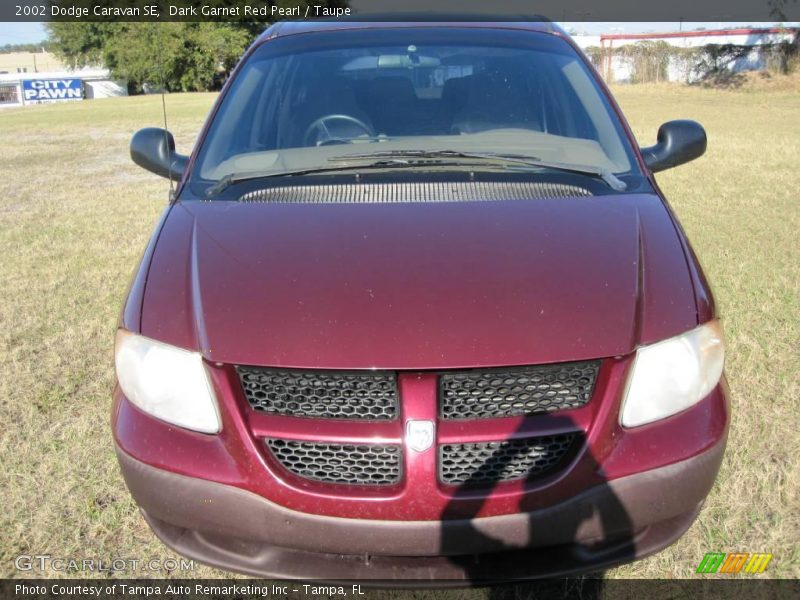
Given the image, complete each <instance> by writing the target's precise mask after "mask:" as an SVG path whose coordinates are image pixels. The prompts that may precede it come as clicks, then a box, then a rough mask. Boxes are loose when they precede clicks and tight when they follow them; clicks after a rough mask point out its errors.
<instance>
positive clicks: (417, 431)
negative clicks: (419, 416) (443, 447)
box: [406, 421, 433, 452]
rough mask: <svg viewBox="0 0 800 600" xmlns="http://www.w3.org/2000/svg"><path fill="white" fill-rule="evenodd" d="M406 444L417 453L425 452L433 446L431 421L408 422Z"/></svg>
mask: <svg viewBox="0 0 800 600" xmlns="http://www.w3.org/2000/svg"><path fill="white" fill-rule="evenodd" d="M406 443H407V444H408V446H409V448H411V449H412V450H416V451H417V452H425V450H427V449H428V448H430V447H431V446H432V445H433V421H408V422H407V423H406Z"/></svg>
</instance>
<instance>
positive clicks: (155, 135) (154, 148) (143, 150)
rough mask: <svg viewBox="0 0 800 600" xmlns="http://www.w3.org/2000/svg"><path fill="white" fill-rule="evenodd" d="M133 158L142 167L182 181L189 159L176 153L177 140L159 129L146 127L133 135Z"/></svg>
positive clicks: (167, 132)
mask: <svg viewBox="0 0 800 600" xmlns="http://www.w3.org/2000/svg"><path fill="white" fill-rule="evenodd" d="M131 158H132V159H133V162H135V163H136V164H137V165H139V166H140V167H143V168H145V169H147V170H148V171H151V172H152V173H155V174H156V175H161V177H167V178H170V177H171V178H172V179H173V180H174V181H180V179H181V178H182V177H183V172H184V171H185V170H186V165H187V163H188V162H189V157H188V156H184V155H183V154H178V153H177V152H175V138H173V137H172V134H171V133H170V132H169V131H167V130H165V129H159V128H158V127H146V128H145V129H140V130H139V131H137V132H136V133H134V134H133V138H131Z"/></svg>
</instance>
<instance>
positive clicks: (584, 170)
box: [328, 150, 628, 192]
mask: <svg viewBox="0 0 800 600" xmlns="http://www.w3.org/2000/svg"><path fill="white" fill-rule="evenodd" d="M373 158H383V159H394V160H404V159H405V160H409V159H411V160H414V159H416V160H436V159H450V160H453V159H468V160H478V161H482V162H491V163H494V164H498V165H519V166H523V167H531V168H542V169H553V170H556V171H565V172H569V173H579V174H581V175H591V176H593V177H598V178H600V179H602V180H603V181H604V182H605V183H606V184H607V185H608V186H609V187H610V188H611V189H612V190H614V191H616V192H623V191H625V190H626V189H627V187H628V186H627V184H626V183H625V182H624V181H622V180H621V179H620V178H619V177H617V176H616V175H614V173H612V172H611V171H609V170H608V169H601V168H598V167H592V166H590V165H574V164H571V163H561V162H555V161H549V160H542V159H541V158H539V157H538V156H528V155H525V154H502V153H497V152H461V151H458V150H384V151H378V152H369V153H365V154H345V155H342V156H334V157H333V158H330V159H328V160H330V161H331V162H343V163H344V162H351V161H358V160H367V159H373Z"/></svg>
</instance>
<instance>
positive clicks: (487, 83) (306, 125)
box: [193, 28, 638, 185]
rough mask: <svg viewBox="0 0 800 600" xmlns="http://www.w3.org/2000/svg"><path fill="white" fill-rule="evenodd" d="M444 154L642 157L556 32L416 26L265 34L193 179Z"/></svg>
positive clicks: (572, 160) (625, 162)
mask: <svg viewBox="0 0 800 600" xmlns="http://www.w3.org/2000/svg"><path fill="white" fill-rule="evenodd" d="M442 152H448V153H451V154H450V156H451V157H452V156H456V153H461V154H462V155H463V154H465V153H472V154H476V153H481V154H483V155H486V154H492V155H494V154H497V155H503V156H515V157H518V158H519V157H529V158H532V159H535V160H537V161H540V162H542V163H550V164H568V165H573V166H577V167H586V168H588V169H589V170H596V171H598V172H608V173H615V174H626V173H630V172H632V171H633V170H634V169H636V167H635V164H636V163H635V161H634V160H633V156H632V153H631V149H630V147H629V145H628V142H627V139H626V138H625V136H624V135H623V131H622V129H621V126H620V123H619V121H618V119H617V118H616V116H615V114H614V113H613V111H612V110H611V109H610V106H609V104H608V102H607V99H606V98H605V96H604V95H603V94H602V93H601V91H600V90H599V89H598V86H597V84H596V82H595V80H594V79H593V77H592V76H591V74H590V73H589V71H588V70H587V67H586V66H585V64H584V63H583V61H582V60H581V59H580V58H579V57H578V55H577V54H576V52H575V51H574V50H573V49H572V47H571V46H570V45H569V44H568V43H567V42H565V41H564V40H562V39H560V38H558V37H556V36H553V35H549V34H544V33H535V32H522V31H507V30H502V29H496V30H492V29H471V30H470V29H458V28H414V29H382V30H377V29H376V30H353V31H337V32H326V33H322V32H317V33H312V34H307V35H294V36H288V37H286V38H278V39H276V40H272V41H268V42H266V43H264V44H262V45H261V46H260V47H259V48H258V49H256V51H255V52H254V53H253V54H252V55H251V56H250V57H249V58H248V60H247V63H246V64H245V65H243V67H242V69H240V71H239V72H238V75H237V77H236V80H235V81H234V82H233V84H232V85H231V87H230V89H229V91H228V92H227V94H226V96H225V98H224V99H223V101H222V103H221V105H220V108H219V110H218V112H217V114H216V116H215V118H214V120H213V123H212V124H211V127H210V129H209V132H208V135H207V136H206V139H205V142H204V143H203V147H202V149H201V151H200V154H199V158H198V167H197V168H195V169H194V175H193V179H194V180H195V181H196V182H202V183H204V184H206V185H210V184H212V183H214V182H217V181H219V180H221V179H223V178H231V177H235V178H246V177H247V176H248V174H251V175H252V176H267V175H280V174H282V173H287V174H288V173H295V174H296V173H298V172H303V173H307V172H313V171H314V170H317V169H325V168H329V167H331V166H339V167H340V168H341V165H342V161H343V160H344V161H345V167H346V165H347V164H349V163H350V162H353V164H356V163H358V161H366V160H369V158H370V156H374V157H375V161H377V160H378V158H383V162H380V163H377V164H381V165H385V166H387V167H390V166H391V164H390V162H389V161H387V160H386V157H387V156H389V157H391V156H403V155H404V154H411V155H413V153H417V154H419V153H427V154H432V153H440V154H441V153H442ZM351 158H352V161H350V160H349V159H351ZM373 162H374V161H373ZM396 162H397V164H399V163H400V161H396ZM453 162H455V161H451V163H453ZM473 162H474V161H473ZM451 163H448V164H451ZM471 164H472V163H471ZM486 164H487V168H489V167H488V165H490V164H492V163H491V162H490V161H487V163H486ZM406 166H407V165H406ZM414 166H415V168H424V163H422V162H420V163H419V165H417V163H415V164H414ZM472 168H474V165H473V166H472ZM495 168H496V166H495ZM636 173H638V171H636Z"/></svg>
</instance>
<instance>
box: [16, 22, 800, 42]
mask: <svg viewBox="0 0 800 600" xmlns="http://www.w3.org/2000/svg"><path fill="white" fill-rule="evenodd" d="M561 25H562V27H564V28H565V29H568V30H575V32H576V33H587V34H590V35H599V34H601V33H648V32H653V31H677V30H678V29H680V28H683V29H684V30H691V29H697V28H698V27H704V28H705V29H722V28H728V27H744V26H746V25H752V26H755V27H759V26H763V27H769V26H773V25H776V23H711V22H706V23H678V22H677V21H675V22H669V23H655V22H646V23H612V22H605V23H591V22H581V23H561ZM786 25H798V24H797V23H786ZM46 37H47V32H46V31H45V29H44V23H0V46H2V45H5V44H32V43H36V42H41V41H43V40H44V39H45V38H46Z"/></svg>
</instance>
